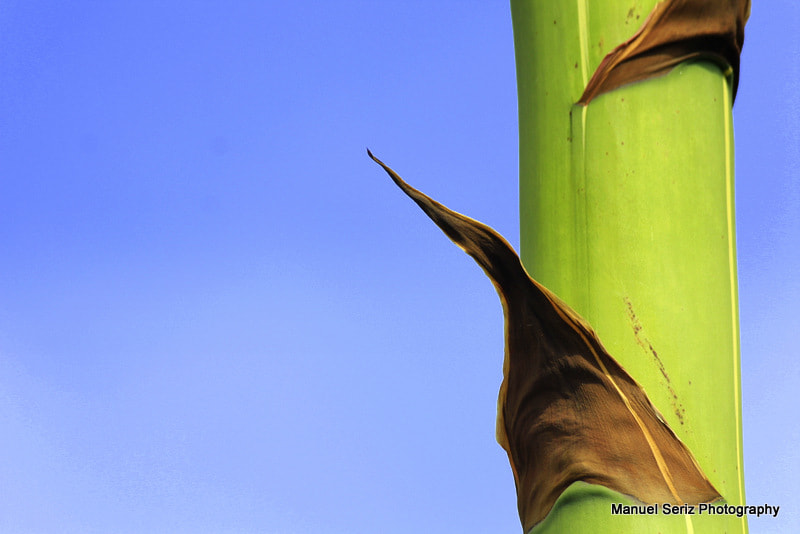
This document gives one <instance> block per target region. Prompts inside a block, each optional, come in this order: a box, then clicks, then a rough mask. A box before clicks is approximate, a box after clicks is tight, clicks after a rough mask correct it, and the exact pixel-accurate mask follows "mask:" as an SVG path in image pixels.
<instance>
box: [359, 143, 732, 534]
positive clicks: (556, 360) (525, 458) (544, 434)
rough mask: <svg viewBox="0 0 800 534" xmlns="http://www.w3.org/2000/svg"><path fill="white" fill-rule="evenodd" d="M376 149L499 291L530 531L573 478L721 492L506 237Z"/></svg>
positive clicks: (650, 489)
mask: <svg viewBox="0 0 800 534" xmlns="http://www.w3.org/2000/svg"><path fill="white" fill-rule="evenodd" d="M368 152H369V151H368ZM369 156H370V157H371V158H372V159H373V160H375V161H376V162H377V163H378V164H379V165H381V166H382V167H383V168H384V170H385V171H386V172H387V173H388V174H389V176H390V177H391V178H392V180H393V181H394V183H395V184H397V185H398V186H399V187H400V189H402V190H403V192H405V193H406V194H407V195H408V196H409V197H411V199H412V200H414V202H416V203H417V204H418V205H419V207H420V208H422V210H423V211H424V212H425V213H426V214H427V215H428V216H429V217H430V218H431V219H432V220H433V222H435V223H436V224H437V225H438V226H439V228H441V229H442V230H443V231H444V233H445V234H447V236H448V237H449V238H450V239H451V240H452V241H453V242H454V243H456V244H457V245H458V246H459V247H461V248H462V249H463V250H464V251H465V252H466V253H467V254H469V255H470V256H472V257H473V258H474V259H475V261H476V262H477V263H478V265H480V266H481V267H482V268H483V270H484V271H485V272H486V274H487V275H488V276H489V278H490V279H491V281H492V282H493V283H494V285H495V288H496V289H497V292H498V294H499V295H500V300H501V302H502V304H503V311H504V314H505V338H506V352H505V359H504V362H503V382H502V384H501V386H500V394H499V399H498V413H497V441H498V442H499V443H500V445H501V446H502V447H503V448H504V449H505V450H506V452H507V453H508V458H509V461H510V463H511V469H512V471H513V473H514V481H515V484H516V488H517V505H518V508H519V514H520V520H521V522H522V525H523V528H524V529H525V531H526V532H527V531H528V530H529V529H530V528H531V527H533V526H534V525H535V524H536V523H538V522H539V521H541V520H542V519H544V518H545V516H546V515H547V513H548V512H549V511H550V509H551V508H552V507H553V505H554V504H555V501H556V499H557V498H558V497H559V495H561V493H562V492H563V491H564V490H565V489H566V488H567V487H568V486H569V485H570V484H572V483H573V482H576V481H584V482H588V483H593V484H600V485H603V486H606V487H608V488H610V489H612V490H615V491H618V492H620V493H623V494H626V495H630V496H632V497H634V498H636V499H638V500H639V501H641V502H644V503H675V504H680V503H700V502H711V501H714V500H717V499H719V498H720V495H719V493H718V492H717V490H716V489H714V487H713V486H712V485H711V483H710V482H709V480H708V479H707V478H706V476H705V475H704V474H703V472H702V470H701V469H700V467H699V466H698V464H697V462H696V461H695V460H694V458H693V457H692V454H691V453H690V452H689V450H688V449H687V448H686V446H685V445H684V444H683V443H682V442H681V441H680V440H679V439H678V438H677V436H675V434H674V433H673V432H672V430H671V429H670V428H669V427H668V426H667V424H666V422H665V421H664V420H663V418H662V417H661V415H660V414H659V413H658V411H657V410H656V409H655V407H653V405H652V404H651V403H650V400H649V399H648V398H647V395H646V393H645V392H644V390H643V389H642V388H641V386H639V384H637V383H636V381H635V380H634V379H633V378H631V376H630V375H628V373H627V372H626V371H625V370H624V369H623V368H622V366H620V365H619V364H618V363H617V362H616V361H615V360H614V359H613V358H612V357H611V356H610V355H609V354H608V352H606V350H605V349H604V348H603V346H602V344H601V343H600V341H599V339H598V338H597V335H595V333H594V332H593V331H592V329H591V327H590V326H589V325H588V324H587V323H586V321H584V320H583V319H582V318H581V317H580V316H578V314H577V313H575V312H574V311H573V310H571V309H570V308H569V306H567V305H566V304H565V303H564V302H562V301H561V300H560V299H559V298H558V297H556V296H555V295H554V294H553V293H551V292H550V291H548V290H547V289H546V288H545V287H543V286H542V285H541V284H539V283H538V282H536V281H535V280H533V279H532V278H531V277H530V276H529V275H528V273H527V272H526V271H525V268H524V267H523V266H522V263H521V261H520V259H519V256H517V253H516V252H514V250H513V248H512V247H511V245H509V244H508V243H507V242H506V241H505V239H503V238H502V237H501V236H500V235H499V234H498V233H497V232H495V231H494V230H492V229H491V228H489V227H488V226H486V225H485V224H482V223H480V222H478V221H475V220H473V219H470V218H469V217H466V216H464V215H461V214H459V213H456V212H454V211H451V210H450V209H448V208H446V207H445V206H443V205H442V204H440V203H438V202H436V201H435V200H433V199H431V198H430V197H428V196H426V195H425V194H423V193H421V192H420V191H418V190H416V189H414V188H413V187H411V186H410V185H408V184H407V183H406V182H404V181H403V180H402V179H401V178H400V176H398V175H397V173H395V172H394V171H393V170H392V169H390V168H389V167H388V166H386V165H385V164H384V163H382V162H381V161H380V160H379V159H378V158H376V157H375V156H373V155H372V153H371V152H370V153H369Z"/></svg>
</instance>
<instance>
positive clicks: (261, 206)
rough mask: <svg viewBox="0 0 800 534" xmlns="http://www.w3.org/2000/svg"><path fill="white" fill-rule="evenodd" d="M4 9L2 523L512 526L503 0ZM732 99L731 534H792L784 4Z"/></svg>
mask: <svg viewBox="0 0 800 534" xmlns="http://www.w3.org/2000/svg"><path fill="white" fill-rule="evenodd" d="M317 4H318V3H297V2H295V3H291V2H281V3H278V2H211V1H203V2H200V1H198V2H193V3H191V7H189V5H188V4H186V3H180V2H172V3H163V2H129V3H125V4H123V3H103V2H69V3H52V2H36V1H27V2H14V1H12V2H4V3H3V4H2V5H0V86H2V90H0V251H2V254H1V255H0V274H1V275H2V284H0V427H2V428H3V433H4V436H5V438H4V439H3V440H0V480H2V481H3V483H2V489H0V495H2V497H0V531H2V532H11V533H51V532H59V533H70V532H75V533H77V532H81V533H91V532H119V533H143V532H175V533H180V532H187V533H189V532H191V533H202V532H208V533H211V532H214V533H245V532H259V533H276V534H278V533H280V534H292V533H301V532H303V533H305V532H312V531H315V530H322V529H324V530H325V531H326V532H331V533H367V532H369V533H372V532H385V533H394V532H437V533H439V532H459V533H484V532H487V533H488V532H492V533H496V532H518V531H519V520H518V518H517V515H516V504H515V495H514V488H513V480H512V477H511V472H510V469H509V467H508V462H507V460H506V457H505V454H504V452H503V451H502V449H501V448H500V447H499V446H498V445H497V444H496V443H495V441H494V419H495V403H496V395H497V388H498V386H499V384H500V378H501V362H502V351H503V332H502V325H503V320H502V313H501V309H500V305H499V301H498V299H497V296H496V294H495V292H494V289H493V288H492V286H491V284H490V283H489V282H488V280H487V279H486V278H485V277H484V275H483V273H482V272H481V271H480V269H479V268H478V267H477V266H476V265H475V264H474V263H473V262H472V260H471V259H469V258H468V257H466V256H465V255H464V254H463V252H461V251H460V250H459V249H457V248H456V247H455V246H452V245H451V244H450V243H449V242H448V240H447V239H446V238H445V237H444V236H443V235H442V234H441V232H440V231H439V230H438V229H437V228H435V227H434V226H433V224H432V223H431V222H430V221H428V220H427V219H426V218H425V217H424V216H423V215H422V214H421V213H420V212H419V211H418V209H417V208H416V207H415V206H413V204H412V203H411V202H410V201H409V200H408V199H407V198H405V197H403V195H402V194H401V193H400V192H399V191H398V190H396V189H395V188H394V186H393V185H391V184H390V182H389V181H388V179H387V178H386V176H385V175H384V174H383V172H382V171H381V170H380V169H379V168H378V167H377V166H376V165H375V164H374V163H372V162H371V161H370V160H369V159H368V158H367V156H366V152H365V148H366V147H367V146H369V147H370V148H371V149H372V150H373V151H374V152H375V154H376V155H377V156H378V157H380V158H382V159H383V160H384V161H386V162H387V163H389V164H391V165H392V166H394V167H395V169H396V170H398V172H400V173H401V175H403V176H404V177H405V178H406V179H408V180H409V181H410V182H411V183H412V184H414V185H416V186H418V187H420V188H421V189H423V190H424V191H425V192H427V193H428V194H430V195H432V196H434V197H435V198H437V199H438V200H440V201H442V202H444V203H445V204H447V205H448V206H450V207H451V208H453V209H456V210H458V211H460V212H463V213H467V214H469V215H470V216H472V217H475V218H477V219H479V220H481V221H484V222H486V223H488V224H490V225H492V226H493V227H494V228H496V229H497V230H498V231H500V232H501V233H502V234H503V235H504V236H506V238H508V239H509V241H510V242H511V243H512V244H514V245H515V246H516V245H517V244H518V242H519V230H518V227H517V225H518V216H517V199H518V195H517V123H516V86H515V77H514V59H513V42H512V34H511V20H510V13H509V7H508V4H507V2H477V1H460V2H454V1H440V2H435V3H432V2H419V1H408V0H406V1H391V2H390V1H386V2H377V3H376V2H360V1H341V2H328V3H324V4H321V3H319V4H321V5H317ZM769 9H770V10H769V11H767V8H766V7H765V6H764V5H763V4H759V3H756V5H754V8H753V13H752V16H751V19H750V22H749V24H748V26H747V33H746V43H745V50H744V53H743V56H742V79H741V84H740V87H739V95H738V98H737V101H736V106H735V110H734V120H735V133H736V142H737V146H736V151H737V152H736V164H737V197H736V200H737V230H738V255H739V288H740V309H741V329H742V371H743V402H744V410H743V413H744V440H745V443H744V447H745V448H744V452H745V470H746V473H745V474H746V488H747V497H748V502H749V503H751V504H762V503H769V504H773V505H780V506H781V513H780V515H779V517H778V519H769V520H758V521H756V520H751V523H750V524H751V531H752V532H787V531H792V530H796V531H800V512H798V510H797V506H798V504H800V502H798V499H797V497H796V494H797V489H798V483H797V480H798V479H800V462H799V461H798V452H797V448H796V444H797V443H798V442H800V431H799V429H798V416H797V412H796V408H795V406H796V404H797V397H798V393H797V386H796V384H798V383H799V382H800V367H798V365H797V362H796V356H797V343H796V342H795V341H794V339H793V336H794V335H796V331H797V329H798V326H800V322H798V319H797V317H798V314H799V312H800V309H799V308H798V304H797V303H798V302H800V283H799V282H798V278H797V272H798V266H800V178H798V176H799V171H800V152H799V151H798V146H800V135H799V134H798V133H797V125H798V123H800V107H798V104H797V102H798V101H800V42H799V41H798V39H797V37H796V35H797V31H798V30H800V7H798V5H797V4H796V3H794V2H792V1H790V0H784V1H776V2H773V3H771V4H770V6H769Z"/></svg>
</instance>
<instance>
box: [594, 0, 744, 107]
mask: <svg viewBox="0 0 800 534" xmlns="http://www.w3.org/2000/svg"><path fill="white" fill-rule="evenodd" d="M749 15H750V0H665V1H663V2H659V3H658V4H656V6H655V7H654V8H653V11H652V12H651V13H650V15H649V16H648V17H647V19H646V20H645V22H644V24H643V25H642V27H641V28H639V31H637V32H636V34H635V35H634V36H633V37H631V38H630V39H628V40H627V41H626V42H624V43H622V44H621V45H619V46H617V47H616V48H615V49H614V50H612V51H611V52H609V54H608V55H607V56H606V57H605V58H604V59H603V61H602V62H601V63H600V65H599V66H598V67H597V70H596V71H595V73H594V75H593V76H592V78H591V80H589V83H588V84H587V85H586V89H585V90H584V92H583V95H582V96H581V99H580V100H579V101H578V103H579V104H588V103H589V102H590V101H591V100H592V99H593V98H594V97H596V96H598V95H601V94H603V93H606V92H608V91H611V90H613V89H616V88H617V87H620V86H622V85H625V84H628V83H631V82H636V81H639V80H644V79H646V78H652V77H654V76H659V75H662V74H666V73H667V72H669V70H671V69H672V68H673V67H675V66H676V65H678V64H679V63H681V62H683V61H686V60H690V59H710V60H712V61H714V62H716V63H718V64H720V65H722V66H723V68H725V69H728V68H731V69H732V70H733V96H734V98H736V89H737V87H738V85H739V54H740V53H741V51H742V44H743V43H744V25H745V22H747V18H748V17H749Z"/></svg>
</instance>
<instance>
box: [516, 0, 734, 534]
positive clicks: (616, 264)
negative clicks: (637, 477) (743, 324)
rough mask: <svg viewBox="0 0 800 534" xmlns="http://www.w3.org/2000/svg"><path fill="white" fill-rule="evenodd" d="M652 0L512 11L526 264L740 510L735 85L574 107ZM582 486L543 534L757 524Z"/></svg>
mask: <svg viewBox="0 0 800 534" xmlns="http://www.w3.org/2000/svg"><path fill="white" fill-rule="evenodd" d="M655 3H656V2H655V0H641V1H637V0H626V1H621V0H604V1H602V2H600V1H596V2H589V1H588V0H573V1H558V2H556V1H538V0H537V1H533V0H512V1H511V7H512V18H513V24H514V40H515V49H516V62H517V81H518V91H519V123H520V219H521V252H522V258H523V262H524V264H525V266H526V268H527V270H528V271H529V272H530V274H531V276H532V277H533V278H535V279H536V280H538V281H539V282H541V283H542V284H543V285H544V286H546V287H548V288H549V289H550V290H552V291H553V292H555V293H556V294H557V295H559V296H560V297H561V298H562V299H563V300H565V301H566V302H567V303H568V304H569V305H570V306H572V307H573V308H574V309H575V310H576V311H577V312H578V313H580V314H581V315H582V316H583V317H584V318H585V319H587V320H588V322H589V323H590V324H591V325H592V326H593V327H594V329H595V331H596V332H597V334H598V335H599V338H600V340H601V341H602V342H603V344H604V345H605V347H606V348H607V349H608V351H609V353H611V354H612V355H613V356H614V357H615V358H616V359H617V361H618V362H619V363H621V364H622V365H623V366H624V367H625V368H626V370H627V371H628V372H629V373H630V374H631V375H632V376H633V378H634V379H636V380H637V381H638V382H639V383H640V384H641V385H642V386H643V387H644V389H645V391H646V392H647V394H648V396H649V398H650V399H651V401H652V402H653V404H654V405H655V406H656V408H657V409H658V410H659V411H660V412H661V414H663V417H664V419H665V420H666V421H667V423H668V424H669V426H670V427H671V428H672V429H673V431H674V432H675V433H676V434H677V436H678V437H679V438H680V439H681V440H682V441H683V442H684V443H685V444H686V445H687V446H688V448H689V450H690V451H691V452H692V454H693V455H694V457H695V459H696V460H697V462H698V463H699V465H700V467H701V468H702V470H703V471H704V472H705V474H706V475H707V476H708V478H709V479H710V481H711V483H712V484H713V485H714V486H715V487H716V489H717V490H718V491H719V492H720V493H721V494H722V495H723V497H724V498H725V500H726V502H727V503H729V504H732V505H736V504H744V482H743V470H742V430H741V407H740V406H741V393H740V391H741V390H740V376H739V344H738V339H739V331H738V312H737V308H738V303H737V302H738V301H737V289H736V262H735V258H736V251H735V234H734V201H733V128H732V118H731V105H732V102H731V99H732V97H731V80H730V76H729V75H727V76H726V73H724V72H723V70H722V69H721V68H720V66H718V65H717V64H714V63H710V62H704V61H699V62H694V63H685V64H681V65H680V66H678V67H677V68H675V69H674V70H673V71H672V72H671V73H669V74H667V75H666V76H663V77H660V78H654V79H650V80H647V81H643V82H638V83H634V84H631V85H626V86H623V87H621V88H619V89H616V90H614V91H611V92H609V93H606V94H603V95H601V96H599V97H597V98H595V99H594V100H592V101H591V102H590V103H589V104H588V105H587V106H582V105H576V104H575V103H576V102H577V101H578V100H579V99H580V97H581V94H582V93H583V91H584V88H585V87H586V84H587V83H588V81H589V79H590V78H591V76H592V74H593V72H594V70H595V69H596V68H597V66H598V65H599V64H600V62H601V60H602V59H603V57H604V56H605V55H606V54H607V53H608V52H610V51H611V50H612V49H613V48H614V47H615V46H617V45H618V44H620V43H622V42H624V41H625V40H627V39H628V38H630V37H631V36H632V35H633V34H634V32H636V30H637V29H638V28H639V27H640V26H641V24H642V23H643V22H644V20H645V19H646V17H647V15H648V14H649V13H650V11H651V10H652V8H653V7H654V5H655ZM611 502H626V503H630V502H631V501H630V500H629V499H627V498H626V497H624V496H622V495H619V494H615V493H614V492H611V491H610V490H607V489H606V488H603V487H600V486H590V485H588V484H581V483H578V484H575V485H573V486H572V487H570V488H569V489H568V490H567V491H566V492H565V493H564V494H563V495H562V496H561V497H560V499H559V500H558V502H557V504H556V506H555V508H554V509H553V510H552V511H551V513H550V514H549V515H548V517H547V518H546V519H545V520H544V521H543V522H542V523H540V524H539V525H537V526H536V527H535V528H534V529H533V532H596V533H602V532H729V533H732V532H746V530H747V523H746V519H745V518H738V517H736V516H735V515H724V516H711V515H708V514H704V515H698V514H695V515H677V516H666V515H664V514H663V513H659V514H658V515H654V516H644V515H640V516H619V515H614V516H612V514H611V504H610V503H611Z"/></svg>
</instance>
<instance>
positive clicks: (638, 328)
mask: <svg viewBox="0 0 800 534" xmlns="http://www.w3.org/2000/svg"><path fill="white" fill-rule="evenodd" d="M623 300H624V301H625V306H627V308H628V318H629V319H630V321H631V326H632V327H633V336H634V338H636V343H637V344H638V345H639V346H640V347H642V348H643V349H644V350H645V352H647V353H648V355H651V356H652V357H653V360H654V361H655V363H656V365H657V366H658V370H659V372H660V373H661V376H663V377H664V382H665V385H666V386H667V391H669V395H670V397H671V400H670V402H671V403H672V410H673V412H674V413H675V415H676V416H677V417H678V421H679V422H680V424H683V423H684V421H683V416H684V414H685V413H686V410H685V409H684V408H683V405H682V404H681V403H680V401H679V400H678V394H677V393H675V389H674V388H673V387H672V381H671V380H670V379H669V375H668V374H667V368H666V366H664V362H663V361H661V358H659V357H658V352H656V349H654V348H653V344H652V343H651V342H650V340H649V339H647V337H646V336H645V335H644V334H643V333H642V323H641V322H640V321H639V318H638V317H637V316H636V312H634V311H633V303H631V299H629V298H628V297H625V298H624V299H623Z"/></svg>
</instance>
